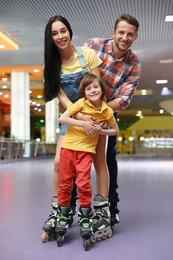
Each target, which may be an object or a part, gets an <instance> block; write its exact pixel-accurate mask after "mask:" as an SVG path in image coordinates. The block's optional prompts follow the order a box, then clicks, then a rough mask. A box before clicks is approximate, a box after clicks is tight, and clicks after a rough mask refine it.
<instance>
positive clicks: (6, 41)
mask: <svg viewBox="0 0 173 260" xmlns="http://www.w3.org/2000/svg"><path fill="white" fill-rule="evenodd" d="M0 45H4V46H5V48H3V49H1V50H18V49H19V45H18V44H17V43H15V42H14V41H13V40H11V39H10V38H9V37H8V36H7V35H5V34H4V33H2V32H0Z"/></svg>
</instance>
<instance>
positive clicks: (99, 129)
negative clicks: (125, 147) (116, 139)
mask: <svg viewBox="0 0 173 260" xmlns="http://www.w3.org/2000/svg"><path fill="white" fill-rule="evenodd" d="M95 128H96V130H95V131H97V134H99V135H117V134H118V133H119V128H118V125H117V124H115V125H113V126H111V128H108V129H104V128H102V126H101V125H95Z"/></svg>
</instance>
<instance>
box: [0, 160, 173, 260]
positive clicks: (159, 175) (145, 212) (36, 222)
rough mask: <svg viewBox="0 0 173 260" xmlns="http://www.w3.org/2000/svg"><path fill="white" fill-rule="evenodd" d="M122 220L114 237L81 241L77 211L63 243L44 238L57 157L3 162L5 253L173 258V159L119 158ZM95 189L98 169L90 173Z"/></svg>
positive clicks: (101, 259)
mask: <svg viewBox="0 0 173 260" xmlns="http://www.w3.org/2000/svg"><path fill="white" fill-rule="evenodd" d="M118 165H119V196H120V203H119V208H120V210H121V211H120V223H119V224H118V225H116V227H115V228H114V234H113V237H112V238H109V239H106V240H104V241H100V242H97V243H95V244H93V245H91V247H90V250H89V251H87V252H86V251H85V250H84V248H83V246H82V239H81V237H80V235H79V228H78V226H77V215H75V218H74V223H73V225H72V227H71V228H70V229H69V232H68V234H67V236H66V238H65V241H64V245H63V246H62V247H57V245H56V241H51V242H48V243H45V244H44V243H42V242H41V239H40V238H41V234H42V229H41V226H42V224H43V222H44V220H45V219H46V218H47V216H48V214H49V211H50V200H51V195H52V171H53V159H46V160H38V161H36V160H33V161H25V162H14V163H3V164H0V241H1V242H0V259H2V260H13V259H14V260H35V259H38V260H39V259H41V260H55V259H59V260H60V259H63V260H68V259H79V260H89V259H98V260H105V259H107V260H113V259H115V260H163V259H164V260H172V259H173V159H171V158H168V159H160V158H159V159H156V158H148V159H140V158H136V159H134V158H124V159H122V158H119V159H118ZM91 181H92V186H93V194H95V173H94V170H93V169H92V176H91Z"/></svg>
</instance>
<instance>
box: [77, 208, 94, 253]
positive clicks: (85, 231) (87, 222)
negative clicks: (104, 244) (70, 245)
mask: <svg viewBox="0 0 173 260" xmlns="http://www.w3.org/2000/svg"><path fill="white" fill-rule="evenodd" d="M92 216H93V212H92V209H91V208H79V212H78V217H79V221H78V225H79V227H80V235H81V237H82V238H83V246H84V248H85V251H88V250H89V247H90V238H91V237H92V236H93V227H92Z"/></svg>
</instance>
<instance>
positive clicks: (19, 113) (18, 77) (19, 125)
mask: <svg viewBox="0 0 173 260" xmlns="http://www.w3.org/2000/svg"><path fill="white" fill-rule="evenodd" d="M29 87H30V79H29V73H28V72H12V73H11V136H12V137H14V138H15V140H24V141H25V140H27V141H29V140H30V104H29ZM29 154H30V143H29V142H28V143H27V145H26V146H25V155H24V156H25V157H28V156H29Z"/></svg>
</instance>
